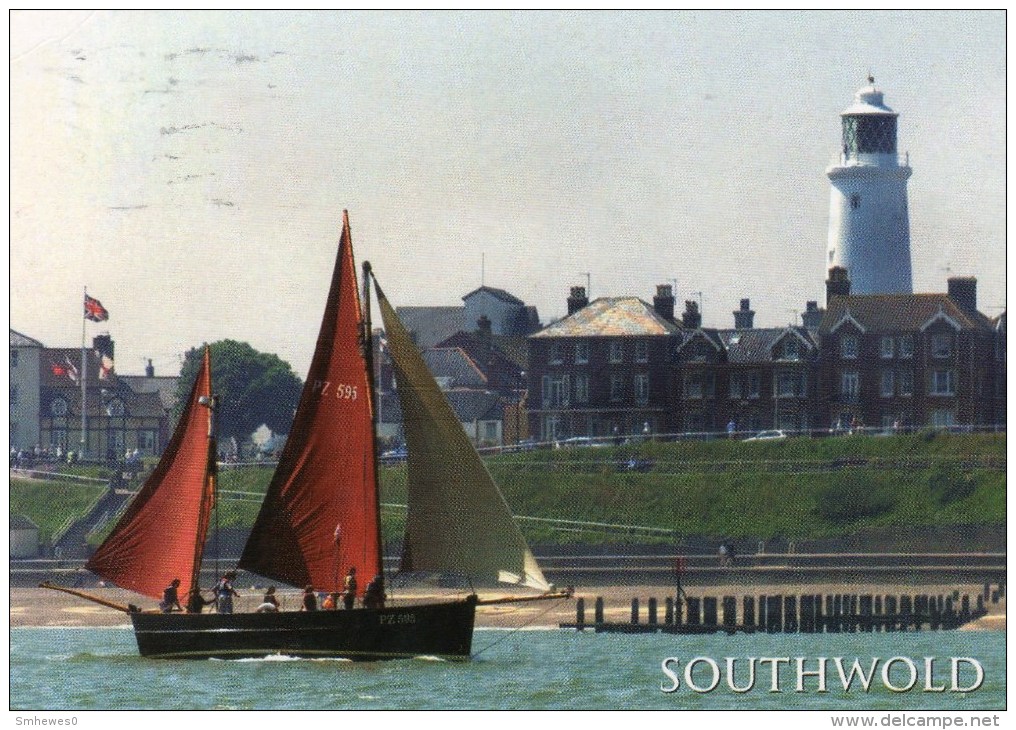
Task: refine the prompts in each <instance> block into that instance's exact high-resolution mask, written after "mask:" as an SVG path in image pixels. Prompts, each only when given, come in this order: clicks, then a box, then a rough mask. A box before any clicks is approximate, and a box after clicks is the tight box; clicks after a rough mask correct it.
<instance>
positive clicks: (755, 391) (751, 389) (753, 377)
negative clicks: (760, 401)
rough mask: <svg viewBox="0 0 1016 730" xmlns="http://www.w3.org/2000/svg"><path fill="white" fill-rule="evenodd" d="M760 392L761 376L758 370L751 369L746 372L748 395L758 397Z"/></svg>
mask: <svg viewBox="0 0 1016 730" xmlns="http://www.w3.org/2000/svg"><path fill="white" fill-rule="evenodd" d="M761 392H762V376H761V375H759V372H758V370H752V371H750V372H749V373H748V397H749V398H758V397H759V395H760V394H761Z"/></svg>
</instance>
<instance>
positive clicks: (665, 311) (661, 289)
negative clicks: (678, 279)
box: [653, 284, 674, 322]
mask: <svg viewBox="0 0 1016 730" xmlns="http://www.w3.org/2000/svg"><path fill="white" fill-rule="evenodd" d="M653 309H654V310H655V311H656V313H657V314H658V315H660V316H661V317H663V318H664V319H665V320H667V321H668V322H673V321H674V289H673V287H671V286H670V284H659V285H657V287H656V296H655V297H653Z"/></svg>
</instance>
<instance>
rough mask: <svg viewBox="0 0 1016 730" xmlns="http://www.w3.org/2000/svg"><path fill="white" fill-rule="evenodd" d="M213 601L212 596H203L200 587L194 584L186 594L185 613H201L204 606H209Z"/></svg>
mask: <svg viewBox="0 0 1016 730" xmlns="http://www.w3.org/2000/svg"><path fill="white" fill-rule="evenodd" d="M213 603H215V599H214V598H205V597H204V596H202V595H201V589H200V588H199V587H198V586H194V587H193V588H191V591H190V593H189V594H188V595H187V613H201V611H202V610H203V609H204V607H205V606H211V605H212V604H213Z"/></svg>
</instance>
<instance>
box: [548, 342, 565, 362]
mask: <svg viewBox="0 0 1016 730" xmlns="http://www.w3.org/2000/svg"><path fill="white" fill-rule="evenodd" d="M562 362H563V360H562V359H561V343H560V342H552V343H550V364H551V365H560V364H561V363H562Z"/></svg>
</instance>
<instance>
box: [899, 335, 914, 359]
mask: <svg viewBox="0 0 1016 730" xmlns="http://www.w3.org/2000/svg"><path fill="white" fill-rule="evenodd" d="M896 344H897V345H898V351H899V355H900V359H901V360H909V359H910V358H912V357H913V356H914V336H913V335H903V336H902V337H900V339H899V340H898V341H897V342H896Z"/></svg>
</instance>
